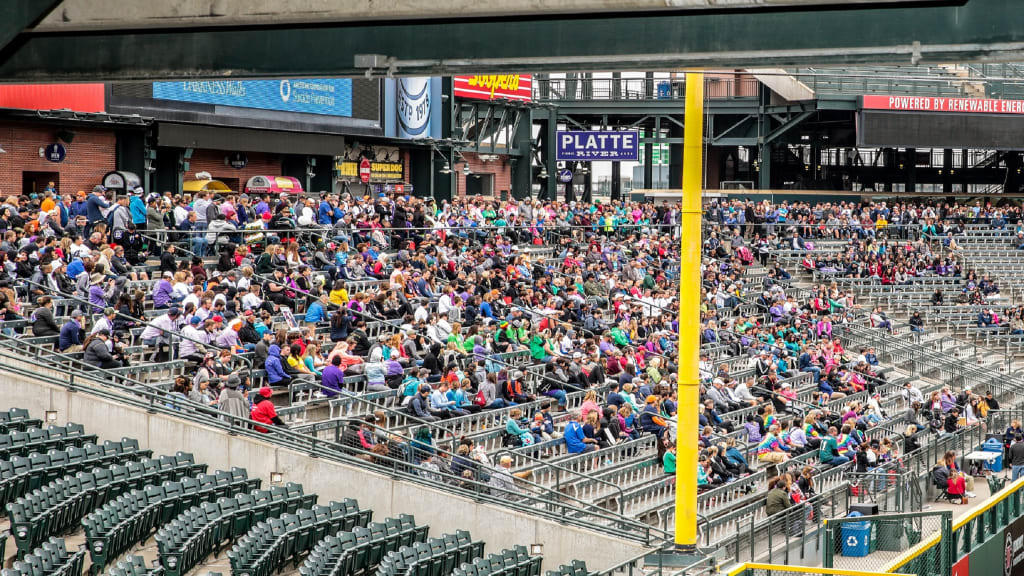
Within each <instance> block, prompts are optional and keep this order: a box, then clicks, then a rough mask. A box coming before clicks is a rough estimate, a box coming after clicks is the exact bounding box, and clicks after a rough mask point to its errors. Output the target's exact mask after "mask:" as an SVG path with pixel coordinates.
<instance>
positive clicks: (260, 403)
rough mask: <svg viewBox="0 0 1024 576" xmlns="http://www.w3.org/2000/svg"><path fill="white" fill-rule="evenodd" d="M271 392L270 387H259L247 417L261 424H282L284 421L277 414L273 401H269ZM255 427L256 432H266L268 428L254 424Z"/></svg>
mask: <svg viewBox="0 0 1024 576" xmlns="http://www.w3.org/2000/svg"><path fill="white" fill-rule="evenodd" d="M271 394H273V392H271V390H270V388H267V387H263V388H260V393H259V394H258V395H257V396H256V400H255V401H254V402H253V406H252V413H251V414H250V415H249V417H250V418H252V419H253V420H254V421H256V422H259V423H261V424H268V425H269V424H273V425H275V426H284V425H285V423H284V421H283V420H281V418H280V417H279V416H278V415H277V410H276V409H274V403H273V402H271V401H270V395H271ZM255 429H256V431H257V432H263V433H266V432H268V430H267V429H266V428H263V427H262V426H256V427H255Z"/></svg>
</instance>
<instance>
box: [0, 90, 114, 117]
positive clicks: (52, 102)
mask: <svg viewBox="0 0 1024 576" xmlns="http://www.w3.org/2000/svg"><path fill="white" fill-rule="evenodd" d="M0 108H19V109H22V110H62V109H67V110H73V111H75V112H103V109H104V95H103V84H11V85H7V86H0Z"/></svg>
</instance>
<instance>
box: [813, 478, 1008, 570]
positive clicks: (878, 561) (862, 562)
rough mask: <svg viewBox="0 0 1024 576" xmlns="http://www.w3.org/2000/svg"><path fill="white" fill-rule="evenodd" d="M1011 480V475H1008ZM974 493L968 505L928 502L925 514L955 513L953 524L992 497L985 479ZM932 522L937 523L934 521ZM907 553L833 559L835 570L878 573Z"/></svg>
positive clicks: (977, 481)
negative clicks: (946, 511)
mask: <svg viewBox="0 0 1024 576" xmlns="http://www.w3.org/2000/svg"><path fill="white" fill-rule="evenodd" d="M1004 474H1005V473H1004V472H1000V473H998V474H997V476H1000V477H1002V476H1003V475H1004ZM1006 477H1007V478H1009V475H1008V474H1007V475H1006ZM974 493H975V494H976V495H977V497H976V498H971V499H970V502H968V503H967V504H966V505H961V504H952V503H950V502H948V501H942V502H926V503H925V505H924V512H936V511H942V510H950V511H952V512H953V522H956V521H957V519H959V518H961V517H963V516H965V515H967V514H968V513H969V512H970V511H971V510H973V509H974V508H975V507H977V506H980V505H981V504H983V503H984V502H985V501H986V500H987V499H988V497H989V496H990V495H991V494H990V492H989V489H988V481H987V480H986V479H985V478H975V479H974ZM931 522H935V521H934V520H932V521H931ZM932 533H933V532H928V531H927V530H926V531H925V533H924V534H922V535H921V536H922V539H925V538H928V537H930V536H931V534H932ZM904 552H905V551H900V552H886V551H875V552H872V553H871V554H868V555H867V556H863V557H847V556H842V555H838V554H837V555H836V556H835V557H834V558H833V566H834V567H835V568H845V569H849V570H867V571H878V570H881V569H882V567H883V566H885V565H886V564H888V563H889V562H891V561H892V560H894V559H896V558H898V557H899V556H900V555H901V554H903V553H904Z"/></svg>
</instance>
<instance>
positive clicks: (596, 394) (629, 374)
mask: <svg viewBox="0 0 1024 576" xmlns="http://www.w3.org/2000/svg"><path fill="white" fill-rule="evenodd" d="M705 217H706V225H707V232H706V235H705V237H706V239H705V241H704V244H703V256H704V258H703V261H702V265H701V277H702V287H701V290H702V305H701V311H700V316H701V317H700V320H701V341H702V343H703V344H704V345H706V346H707V347H709V348H721V349H724V350H725V351H727V354H724V356H726V357H733V358H735V357H746V359H747V360H746V368H749V369H752V373H751V374H750V375H749V376H743V377H741V378H734V377H732V375H731V374H730V371H731V369H730V366H731V365H734V364H730V363H725V364H721V365H716V364H715V362H714V361H713V360H712V358H711V357H710V356H707V355H705V356H703V357H702V361H701V371H700V375H701V401H702V403H701V405H700V407H699V410H700V415H699V418H700V424H701V428H700V429H699V430H693V431H686V432H685V433H686V434H693V435H694V437H695V439H696V440H697V441H698V442H700V444H701V447H702V452H701V457H700V460H699V462H698V463H697V466H698V473H699V477H700V478H701V483H702V485H706V486H714V485H718V484H722V483H727V482H730V481H733V480H735V479H737V478H740V477H742V476H743V475H745V474H748V473H749V472H750V471H751V468H752V467H753V466H754V464H755V463H754V462H748V460H747V454H749V452H748V451H747V450H745V448H746V446H744V442H749V443H751V444H754V445H756V450H754V452H753V454H754V455H755V456H756V460H757V461H758V462H761V463H765V464H768V465H773V464H779V463H783V462H785V461H786V460H788V459H789V458H790V457H792V456H794V455H798V454H801V453H803V452H806V451H809V450H816V451H818V452H819V453H820V461H821V462H822V463H823V464H827V465H833V466H835V465H839V464H842V463H844V462H845V461H850V460H853V461H856V462H857V467H858V469H860V468H862V466H861V464H862V463H863V464H864V466H863V468H865V469H867V468H871V467H873V465H877V463H878V462H882V461H885V459H886V458H887V454H891V447H890V446H887V445H886V444H885V443H884V442H882V441H878V440H869V439H868V436H867V435H866V434H865V431H866V430H868V429H869V428H870V427H871V426H873V425H875V424H877V423H878V422H880V421H881V420H882V419H883V418H885V417H886V415H885V414H884V413H883V412H882V410H881V408H880V405H879V401H878V400H879V398H878V394H877V393H876V387H877V386H879V385H880V384H881V383H884V382H885V376H884V374H882V373H881V372H880V371H879V370H878V369H877V367H878V360H877V358H876V357H875V355H874V353H873V350H870V349H864V350H858V351H856V352H854V351H849V350H846V349H845V348H844V346H843V344H842V341H841V340H840V338H838V337H837V336H836V335H834V334H833V328H834V327H835V326H838V325H842V324H846V323H851V322H855V321H858V318H860V317H861V316H865V315H866V316H867V317H868V318H869V319H870V322H871V323H872V324H873V325H874V326H875V327H877V328H880V329H891V328H892V320H891V319H889V318H888V317H887V316H886V315H885V311H884V310H882V309H881V308H875V309H872V310H863V309H862V307H861V305H860V304H859V303H858V302H857V301H856V298H855V296H854V294H853V293H851V292H849V291H847V290H844V289H842V288H841V287H840V286H839V285H838V284H837V283H834V282H828V281H825V282H823V283H821V284H820V285H819V286H818V288H817V289H816V290H812V291H810V292H807V293H802V292H799V291H794V290H791V289H790V287H791V286H790V283H791V280H792V273H793V272H794V271H791V270H786V269H785V268H784V267H783V266H780V265H779V263H778V261H777V260H773V259H771V258H770V255H771V254H772V252H773V251H776V250H795V251H802V252H805V253H806V254H805V257H804V258H803V260H802V262H801V265H802V266H803V267H805V268H807V269H809V270H815V271H819V272H822V273H826V274H827V275H832V276H837V277H861V278H867V277H878V278H880V279H881V281H882V283H885V284H896V285H899V284H905V283H908V282H910V281H911V279H912V278H913V277H915V276H919V275H925V274H935V275H940V276H946V275H950V276H957V275H962V274H964V271H963V270H962V267H961V264H960V262H959V260H958V258H957V256H956V240H955V238H956V235H957V234H958V230H959V229H960V227H962V225H963V223H964V222H967V221H971V220H982V219H988V221H990V222H991V223H992V226H993V227H998V226H1003V227H1009V228H1012V227H1013V226H1017V227H1020V226H1021V223H1020V222H1021V220H1020V212H1019V210H1014V209H1005V210H1004V209H993V208H991V207H989V206H985V207H982V206H951V205H946V204H941V205H927V204H922V205H914V204H908V203H903V202H899V203H894V204H891V205H888V204H887V203H885V202H880V203H864V204H860V203H822V204H816V205H809V204H807V203H794V204H789V203H786V202H783V203H781V204H777V205H776V204H771V203H769V202H767V201H763V202H752V201H741V200H732V201H726V202H719V201H713V202H711V203H710V204H709V205H708V206H707V209H706V213H705ZM678 220H679V207H678V205H676V204H668V203H664V204H654V203H649V202H633V201H614V202H607V203H601V202H593V203H582V202H555V201H541V200H524V201H514V200H509V201H495V200H491V199H483V198H461V199H456V200H453V201H450V202H449V201H441V202H438V201H435V200H433V199H422V198H416V197H410V196H404V195H388V194H380V195H378V196H376V197H370V196H364V197H353V196H351V195H349V194H347V193H346V194H341V195H336V194H321V195H319V196H316V195H303V196H289V195H281V196H276V197H275V196H268V195H246V194H211V193H203V192H200V193H198V194H196V195H194V196H192V195H189V194H180V193H178V194H172V193H169V192H168V193H163V194H150V195H148V196H147V195H146V194H144V193H143V192H142V191H141V190H136V191H132V192H130V193H128V194H117V195H115V194H113V193H112V192H111V191H107V190H105V189H103V188H102V187H99V186H97V187H96V188H95V189H93V190H92V191H90V192H89V193H85V192H84V191H82V192H78V193H77V194H68V193H61V192H58V191H57V190H55V189H48V190H46V191H45V192H43V193H42V194H40V195H38V196H37V195H32V196H30V197H19V196H10V197H7V198H6V200H5V201H4V202H3V205H2V206H0V231H2V234H3V241H2V243H0V263H2V264H3V269H4V274H3V275H2V277H0V314H2V315H3V318H4V320H5V321H7V323H6V324H7V325H6V326H5V327H4V331H5V333H8V334H11V335H26V334H28V333H27V332H26V331H25V328H23V327H20V325H19V324H18V323H17V322H15V321H17V320H26V321H27V326H29V327H30V328H31V332H30V334H31V336H33V337H54V338H56V348H57V349H58V350H59V351H60V352H64V353H67V354H78V353H81V360H82V361H83V362H85V363H86V364H89V365H92V366H95V367H97V368H102V369H118V368H122V367H125V366H128V365H129V364H131V363H147V362H159V361H166V360H172V359H179V360H184V361H186V362H187V363H188V368H187V374H186V375H185V376H182V377H179V378H178V379H177V380H176V381H175V383H174V386H173V388H172V390H171V391H170V393H169V395H168V403H169V405H171V406H179V405H180V402H179V400H180V399H181V398H188V399H190V400H192V401H195V402H201V403H204V404H207V405H210V406H216V407H219V408H220V409H221V410H223V411H225V412H227V413H229V414H231V415H235V416H238V417H250V418H251V419H252V420H254V421H255V422H257V423H259V426H258V427H257V428H256V429H257V430H261V431H265V430H267V429H268V428H269V427H271V426H282V425H284V422H283V421H282V419H281V418H280V417H278V415H277V413H276V410H275V402H274V390H275V389H284V388H285V387H287V386H289V385H291V384H293V383H296V382H304V383H310V384H311V385H312V386H313V388H314V389H315V390H316V395H318V396H321V395H322V396H325V397H336V396H341V395H360V394H364V393H372V392H380V391H386V390H397V391H398V393H397V395H398V397H399V398H398V402H397V404H398V405H399V406H400V408H399V409H401V410H403V411H405V412H406V413H407V414H408V415H409V416H411V417H414V418H416V419H418V421H422V422H425V423H432V422H439V421H444V420H448V419H451V418H457V417H460V416H465V415H467V414H471V413H476V412H479V411H482V410H489V409H499V408H508V407H514V409H513V410H511V411H509V413H508V418H507V421H506V423H505V432H506V443H507V445H509V446H523V445H532V444H545V445H546V446H553V445H564V448H565V450H566V451H567V452H568V453H570V454H581V453H586V452H592V451H600V450H602V449H606V448H608V447H610V446H614V445H616V444H618V443H621V442H630V441H634V440H636V439H638V438H640V437H642V436H643V435H654V436H656V437H657V438H658V442H657V446H658V452H657V456H656V458H657V459H658V463H659V464H660V465H662V466H663V467H664V470H665V472H667V473H671V472H673V471H674V469H675V466H676V461H675V453H674V451H673V450H672V449H671V448H672V445H673V435H674V433H675V432H674V419H675V416H676V410H677V398H676V396H675V386H674V385H673V383H674V374H675V373H676V370H677V366H676V358H677V354H676V349H675V347H676V336H675V333H676V330H677V326H678V323H677V316H678V308H677V306H678V304H677V301H676V300H675V299H674V298H673V295H674V293H675V291H674V290H673V289H671V284H672V282H673V281H675V280H676V279H677V278H678V276H679V274H678V267H679V263H678V248H677V245H678V244H677V240H678V237H677V234H678V228H677V226H676V225H677V223H678ZM929 235H931V236H934V237H935V238H939V239H942V240H940V243H942V244H945V246H944V248H945V249H948V250H945V251H944V253H943V254H937V253H936V252H935V251H934V250H935V249H934V248H933V246H932V245H931V244H930V243H929V242H928V237H929ZM829 239H840V240H844V241H845V242H846V243H845V248H844V250H843V251H842V252H840V253H831V252H829V253H823V254H821V256H818V254H817V253H816V252H815V250H814V242H816V241H822V240H829ZM147 263H151V264H149V265H147ZM751 267H763V268H765V269H766V270H765V272H764V274H763V276H759V277H757V279H756V280H754V279H752V277H751V276H749V275H748V271H749V270H750V269H751ZM966 280H967V281H968V283H969V284H970V285H971V287H970V289H969V290H967V291H965V293H964V294H965V296H964V297H965V298H966V299H967V300H968V301H972V302H973V301H982V302H984V301H987V299H989V298H990V297H992V296H993V295H998V286H997V285H996V283H995V282H994V281H992V280H991V279H989V278H988V277H982V278H980V279H978V278H976V277H974V276H973V272H968V273H967V277H966ZM936 298H938V302H939V303H941V302H943V301H944V296H943V295H942V294H941V293H938V294H937V295H936ZM69 300H70V301H71V302H73V305H72V306H68V305H67V302H68V301H69ZM57 303H61V305H62V306H63V307H64V308H68V309H67V310H59V311H58V310H57V309H56V306H57ZM934 303H935V298H933V304H934ZM1013 318H1016V321H1017V323H1018V324H1019V323H1020V314H1019V312H1018V313H1017V314H1016V316H1013V315H1012V314H1011V320H1010V322H1013ZM983 320H984V321H985V322H988V321H992V322H995V323H996V324H999V322H1000V320H1001V319H999V320H997V319H994V318H984V319H983V318H981V317H979V322H982V321H983ZM381 321H385V322H387V323H388V328H387V329H385V330H383V331H381V332H380V335H375V336H374V337H371V336H370V330H369V325H370V324H373V323H376V322H381ZM1019 328H1024V325H1021V326H1019ZM139 347H141V349H142V352H141V353H140V352H138V351H137V350H136V349H137V348H139ZM508 353H520V354H523V355H528V356H529V362H530V363H531V364H534V365H536V366H539V367H540V368H539V369H537V370H536V371H538V372H539V374H540V376H539V377H538V378H530V377H529V374H528V371H525V369H524V368H523V367H515V366H512V365H510V364H509V363H508V362H506V361H504V360H502V356H501V355H502V354H508ZM250 367H251V368H252V369H253V370H250ZM800 374H807V375H808V377H809V378H810V379H811V380H812V381H813V383H814V386H815V388H816V390H815V392H814V395H813V397H812V400H811V401H810V402H806V401H800V400H798V398H797V391H796V390H795V389H794V386H793V385H792V384H790V383H788V382H784V380H787V379H790V378H792V377H794V376H797V375H800ZM352 376H363V377H365V378H364V379H363V380H360V384H359V385H358V387H356V386H353V385H351V384H350V383H349V382H351V381H352V379H351V378H350V377H352ZM862 391H867V393H868V394H869V400H867V401H865V402H850V403H848V404H847V405H846V406H844V409H843V410H841V411H830V410H828V409H827V408H826V405H829V403H833V402H835V401H837V400H840V399H842V398H844V397H846V396H850V395H854V394H857V393H859V392H862ZM572 393H581V394H583V395H584V398H583V402H582V405H581V407H580V408H578V409H573V410H571V411H570V414H568V419H567V424H565V425H564V426H561V425H559V426H556V425H555V423H554V418H553V415H552V414H553V413H558V412H561V411H566V410H567V408H568V406H567V397H568V395H569V394H572ZM542 397H547V401H546V402H536V400H537V399H538V398H542ZM520 405H527V409H525V410H524V409H522V408H519V406H520ZM748 408H752V409H753V410H752V411H751V413H750V414H748V415H747V416H746V417H745V418H744V419H743V422H742V423H741V424H737V423H735V422H734V421H732V420H731V419H730V418H728V415H729V413H730V412H733V411H736V410H740V409H748ZM964 409H965V410H973V413H972V415H968V416H965V417H966V418H967V420H968V422H970V419H971V418H972V417H974V418H977V417H979V416H978V407H976V406H975V405H974V404H972V403H971V402H968V403H967V404H966V405H965V406H964ZM907 419H908V420H910V415H908V416H907ZM918 421H919V420H918V416H916V415H915V416H914V424H915V425H916V423H917V422H918ZM380 424H381V419H379V418H374V419H373V420H368V421H367V422H365V425H366V426H368V428H367V429H366V430H362V429H361V427H362V426H363V425H364V424H363V423H357V425H356V426H355V427H354V428H353V431H352V434H350V435H349V437H348V440H349V443H350V444H351V445H352V446H354V447H357V448H361V449H363V450H365V451H367V452H374V451H377V452H381V451H383V452H384V453H388V450H387V449H386V448H376V447H377V446H378V444H380V445H382V446H386V444H387V442H388V441H389V439H388V438H387V437H384V438H382V441H380V442H377V441H371V439H370V438H371V437H372V436H373V435H374V434H371V433H370V432H369V430H371V429H373V427H375V426H379V425H380ZM740 427H742V428H743V432H744V434H743V435H742V436H741V437H739V439H737V437H736V436H735V435H730V433H731V432H734V431H735V430H737V429H738V428H740ZM420 430H421V431H425V432H423V434H424V436H422V437H419V436H417V438H414V439H412V440H411V441H410V443H409V444H408V445H409V446H413V447H415V446H420V447H421V448H420V449H415V450H412V453H413V454H414V456H415V459H416V465H417V466H419V467H420V469H421V470H422V471H423V473H424V474H431V473H434V471H435V468H436V469H441V468H443V469H445V470H446V471H452V472H455V473H456V475H461V474H460V472H464V471H465V469H466V467H465V466H463V467H462V469H461V470H460V469H459V466H458V465H457V462H456V461H455V460H454V458H453V459H452V460H451V461H448V462H437V460H439V459H437V458H435V455H436V454H435V451H433V450H428V449H422V446H428V445H429V444H430V441H429V440H430V438H429V435H430V434H431V429H430V427H429V426H424V427H422V428H420ZM378 432H379V431H378ZM391 439H392V440H393V438H391ZM417 443H418V444H417ZM466 446H467V447H466V450H465V454H462V453H461V451H462V449H461V447H460V454H459V455H460V456H464V457H466V458H477V459H479V456H472V454H473V450H474V447H473V446H472V445H471V444H470V445H466ZM479 453H480V451H479V450H478V451H477V452H476V454H478V455H479ZM551 453H552V452H551V451H547V452H545V453H544V455H545V456H548V455H550V454H551ZM862 454H863V456H862ZM686 465H692V464H690V463H688V464H686ZM501 468H503V465H502V463H501V462H499V463H498V466H492V467H491V469H492V470H493V471H494V472H495V473H494V474H491V475H490V477H491V478H497V479H498V480H496V482H498V483H502V482H504V483H508V482H509V481H508V478H506V474H505V473H503V472H502V471H501ZM801 478H802V477H801ZM780 482H781V481H780ZM786 484H787V485H788V486H797V485H798V483H794V482H793V481H792V479H788V480H787V481H786Z"/></svg>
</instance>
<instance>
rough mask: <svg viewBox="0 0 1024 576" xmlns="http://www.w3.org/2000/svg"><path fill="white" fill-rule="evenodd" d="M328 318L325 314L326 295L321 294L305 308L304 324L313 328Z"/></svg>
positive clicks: (328, 315)
mask: <svg viewBox="0 0 1024 576" xmlns="http://www.w3.org/2000/svg"><path fill="white" fill-rule="evenodd" d="M328 318H330V314H328V313H327V294H321V295H320V297H319V298H317V299H316V300H313V302H312V303H311V304H310V305H309V308H306V324H309V325H310V326H313V327H315V326H316V325H317V323H319V322H322V321H324V320H327V319H328Z"/></svg>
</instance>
